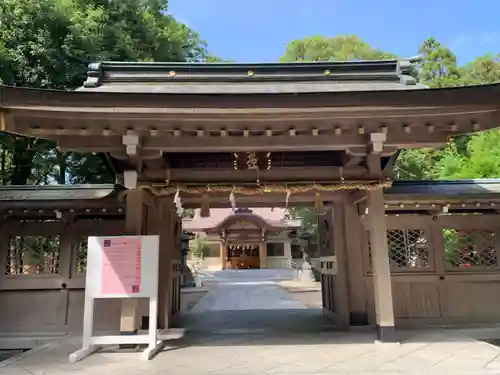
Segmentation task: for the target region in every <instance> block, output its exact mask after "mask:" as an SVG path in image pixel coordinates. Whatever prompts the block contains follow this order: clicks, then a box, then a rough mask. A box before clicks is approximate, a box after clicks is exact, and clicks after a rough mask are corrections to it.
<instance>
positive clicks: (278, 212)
mask: <svg viewBox="0 0 500 375" xmlns="http://www.w3.org/2000/svg"><path fill="white" fill-rule="evenodd" d="M250 210H252V214H254V215H256V216H259V217H261V218H262V219H264V220H265V221H266V222H267V223H268V224H269V225H270V226H273V227H290V228H292V229H293V228H298V227H299V226H300V221H299V220H289V219H287V218H286V210H285V209H283V208H263V207H257V208H250ZM232 215H238V213H233V211H232V209H229V208H227V209H226V208H212V209H210V216H209V217H201V216H200V210H199V209H198V210H196V211H195V216H194V218H193V219H192V220H183V222H182V227H183V229H184V230H187V231H203V230H205V229H210V228H215V227H217V226H218V225H219V224H221V223H222V222H223V221H224V220H225V219H226V218H228V217H230V216H232Z"/></svg>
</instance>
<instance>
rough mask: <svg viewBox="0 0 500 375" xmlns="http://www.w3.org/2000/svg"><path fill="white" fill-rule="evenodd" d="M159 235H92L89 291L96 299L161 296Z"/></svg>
mask: <svg viewBox="0 0 500 375" xmlns="http://www.w3.org/2000/svg"><path fill="white" fill-rule="evenodd" d="M158 246H159V243H158V236H120V237H89V239H88V250H87V280H86V283H85V288H86V289H85V293H86V295H87V296H89V297H92V298H150V297H155V296H157V295H158V262H159V255H158Z"/></svg>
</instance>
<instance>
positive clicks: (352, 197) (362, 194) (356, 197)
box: [348, 190, 367, 204]
mask: <svg viewBox="0 0 500 375" xmlns="http://www.w3.org/2000/svg"><path fill="white" fill-rule="evenodd" d="M366 198H367V194H366V191H360V190H358V191H353V192H351V193H349V195H348V201H349V202H350V203H353V204H357V203H359V202H361V201H364V200H366Z"/></svg>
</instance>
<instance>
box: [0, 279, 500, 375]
mask: <svg viewBox="0 0 500 375" xmlns="http://www.w3.org/2000/svg"><path fill="white" fill-rule="evenodd" d="M247 272H252V271H247ZM259 275H260V276H259ZM259 277H260V279H261V280H259ZM215 278H216V280H217V281H218V282H219V284H218V286H217V287H214V288H213V289H212V291H211V292H209V293H208V294H207V295H206V296H205V297H203V298H202V300H201V301H200V302H199V303H198V305H197V306H195V307H194V308H193V310H191V311H190V313H189V314H187V315H186V316H185V317H184V319H183V321H182V322H181V323H182V325H183V326H184V327H187V332H186V334H185V336H184V337H183V338H182V339H180V340H175V341H169V342H168V346H166V347H165V349H164V351H163V352H162V353H160V354H159V355H158V356H157V357H156V358H154V359H153V360H151V361H149V362H143V361H141V360H140V353H139V352H119V351H117V350H116V349H113V348H111V349H109V348H108V349H106V350H101V351H100V352H98V353H96V354H93V355H91V356H90V357H88V358H86V359H84V360H83V361H81V362H79V363H77V364H70V363H69V362H68V355H69V353H71V352H73V351H74V350H76V349H78V348H79V347H80V340H79V339H78V338H67V339H66V340H64V341H61V342H59V343H56V344H54V345H52V346H47V347H45V348H44V349H43V350H40V351H34V352H32V353H28V354H24V355H23V356H22V357H20V358H17V360H16V361H12V359H9V360H7V361H6V362H0V375H28V374H31V375H40V374H47V375H48V374H50V375H58V374H70V375H101V374H103V375H104V374H106V375H136V374H137V375H138V374H142V375H156V374H158V375H159V374H173V375H184V374H185V375H201V374H212V375H219V374H220V375H223V374H224V375H233V374H234V375H236V374H248V375H257V374H274V375H280V374H283V375H284V374H298V375H312V374H325V375H328V374H336V375H337V374H357V375H363V374H389V375H390V374H436V375H437V374H440V375H441V374H445V375H460V374H464V375H465V374H470V375H473V374H474V375H486V374H500V348H498V347H497V346H494V345H490V344H488V343H486V342H483V341H477V340H474V339H472V338H470V337H468V334H470V333H471V332H472V333H473V332H474V331H470V332H468V333H467V332H464V331H461V332H459V331H444V330H440V331H428V332H424V331H413V332H405V331H403V332H401V331H400V332H398V334H399V336H400V340H401V344H375V343H374V339H375V335H374V334H373V332H371V331H366V332H339V331H336V330H335V329H334V327H332V326H331V325H330V324H328V323H327V321H325V320H324V319H323V318H322V317H321V315H320V314H319V313H318V311H317V310H311V309H307V308H306V307H305V306H304V305H303V304H302V303H300V302H298V301H297V300H295V299H294V298H293V296H292V295H290V294H288V293H286V292H285V291H284V290H283V289H282V288H280V287H279V286H277V285H276V284H275V283H274V281H273V280H270V279H269V278H268V277H266V275H265V274H258V273H252V274H248V273H246V272H243V273H239V274H234V273H231V272H229V273H223V274H222V275H215ZM5 365H7V366H5ZM2 366H3V367H2Z"/></svg>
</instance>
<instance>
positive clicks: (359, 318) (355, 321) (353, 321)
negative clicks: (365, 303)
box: [349, 312, 368, 326]
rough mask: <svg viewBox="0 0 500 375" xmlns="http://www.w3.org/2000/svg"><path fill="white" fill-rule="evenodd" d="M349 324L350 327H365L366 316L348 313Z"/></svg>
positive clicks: (365, 314) (360, 313)
mask: <svg viewBox="0 0 500 375" xmlns="http://www.w3.org/2000/svg"><path fill="white" fill-rule="evenodd" d="M349 324H350V325H351V326H367V325H368V314H367V313H365V312H350V313H349Z"/></svg>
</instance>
